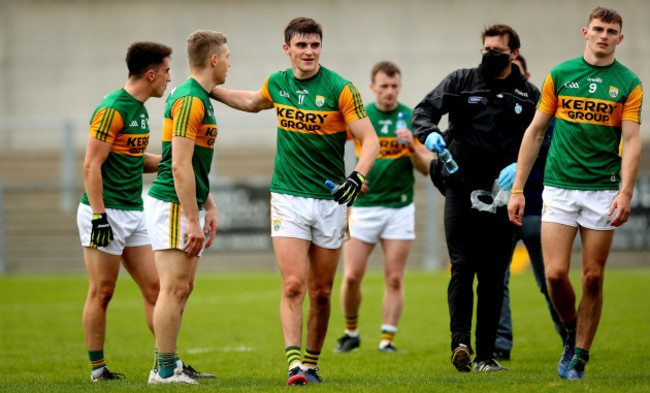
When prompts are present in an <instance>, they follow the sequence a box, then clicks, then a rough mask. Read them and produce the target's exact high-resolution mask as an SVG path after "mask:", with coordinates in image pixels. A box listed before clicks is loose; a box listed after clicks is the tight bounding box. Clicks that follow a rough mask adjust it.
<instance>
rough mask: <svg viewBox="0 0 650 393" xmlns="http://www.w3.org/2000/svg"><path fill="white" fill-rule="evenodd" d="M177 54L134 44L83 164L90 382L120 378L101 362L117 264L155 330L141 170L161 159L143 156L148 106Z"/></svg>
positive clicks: (81, 216)
mask: <svg viewBox="0 0 650 393" xmlns="http://www.w3.org/2000/svg"><path fill="white" fill-rule="evenodd" d="M171 53H172V49H171V48H170V47H168V46H165V45H162V44H158V43H154V42H135V43H133V44H132V45H131V46H130V47H129V49H128V51H127V55H126V63H127V67H128V70H129V77H128V80H127V81H126V83H125V84H124V87H123V88H121V89H119V90H117V91H115V92H112V93H110V94H108V95H107V96H106V97H105V98H104V100H103V101H102V102H101V104H100V105H99V106H98V107H97V110H96V111H95V113H94V114H93V118H92V120H91V123H90V136H89V138H88V144H87V149H86V158H85V161H84V184H85V190H86V192H85V193H84V195H83V197H82V199H81V203H80V204H79V209H78V212H77V225H78V227H79V235H80V238H81V245H82V246H83V248H84V259H85V262H86V268H87V270H88V279H89V286H88V297H87V298H86V304H85V306H84V310H83V326H84V334H85V337H86V346H87V349H88V355H89V357H90V364H91V367H92V369H93V371H92V374H91V380H92V381H104V380H112V379H122V378H123V375H122V374H119V373H113V372H111V371H109V370H108V367H107V366H106V361H105V360H104V338H105V335H106V309H107V307H108V303H109V302H110V300H111V297H112V296H113V291H114V290H115V283H116V281H117V276H118V273H119V271H120V261H121V262H122V263H123V264H124V267H125V268H126V270H127V271H128V272H129V274H130V275H131V276H132V277H133V279H134V280H135V282H136V283H137V284H138V286H139V287H140V291H141V292H142V296H143V299H144V308H145V315H146V319H147V324H148V325H149V329H150V330H151V332H152V333H153V309H154V305H155V303H156V299H157V298H158V290H159V284H158V274H157V273H156V267H155V264H154V255H153V251H152V249H151V243H150V241H149V237H148V234H147V230H146V228H145V224H144V214H143V211H142V210H143V206H142V197H141V194H142V173H143V171H144V172H155V171H156V170H157V169H158V162H159V161H160V156H157V155H152V154H148V153H145V150H146V148H147V144H148V141H149V115H148V114H147V110H146V108H145V107H144V103H145V102H146V101H147V100H148V99H149V98H151V97H162V95H163V93H164V92H165V88H166V87H167V83H168V82H169V81H170V80H171V78H170V74H169V58H170V56H171Z"/></svg>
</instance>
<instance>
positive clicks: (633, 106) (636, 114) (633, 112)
mask: <svg viewBox="0 0 650 393" xmlns="http://www.w3.org/2000/svg"><path fill="white" fill-rule="evenodd" d="M642 102H643V89H642V88H641V85H638V86H637V87H635V88H634V90H632V92H631V93H630V95H629V96H627V100H626V101H625V105H623V116H622V117H621V120H629V121H634V122H637V123H639V124H641V103H642Z"/></svg>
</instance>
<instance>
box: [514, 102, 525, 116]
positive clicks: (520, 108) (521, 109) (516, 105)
mask: <svg viewBox="0 0 650 393" xmlns="http://www.w3.org/2000/svg"><path fill="white" fill-rule="evenodd" d="M523 110H524V109H523V108H522V107H521V104H520V103H516V104H515V113H516V114H520V113H521V111H523Z"/></svg>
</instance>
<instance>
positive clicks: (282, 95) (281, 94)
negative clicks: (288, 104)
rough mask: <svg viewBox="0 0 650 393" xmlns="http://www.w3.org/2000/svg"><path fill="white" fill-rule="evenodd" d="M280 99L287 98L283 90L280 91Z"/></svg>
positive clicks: (287, 94)
mask: <svg viewBox="0 0 650 393" xmlns="http://www.w3.org/2000/svg"><path fill="white" fill-rule="evenodd" d="M280 97H284V98H289V93H287V92H286V91H284V90H280Z"/></svg>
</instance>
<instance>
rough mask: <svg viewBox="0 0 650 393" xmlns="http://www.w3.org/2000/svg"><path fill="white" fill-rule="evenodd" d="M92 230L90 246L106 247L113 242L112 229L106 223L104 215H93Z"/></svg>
mask: <svg viewBox="0 0 650 393" xmlns="http://www.w3.org/2000/svg"><path fill="white" fill-rule="evenodd" d="M92 223H93V230H92V232H90V245H91V246H93V247H106V246H108V244H109V243H110V242H111V241H112V240H113V229H111V224H109V223H108V219H107V218H106V213H93V220H92Z"/></svg>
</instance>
